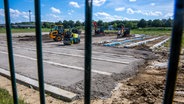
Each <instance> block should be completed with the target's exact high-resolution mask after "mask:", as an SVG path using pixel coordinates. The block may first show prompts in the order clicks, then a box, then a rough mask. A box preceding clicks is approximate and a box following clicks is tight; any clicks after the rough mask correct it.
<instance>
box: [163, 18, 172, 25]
mask: <svg viewBox="0 0 184 104" xmlns="http://www.w3.org/2000/svg"><path fill="white" fill-rule="evenodd" d="M171 26H172V20H171V18H169V19H168V20H167V21H166V22H165V27H171Z"/></svg>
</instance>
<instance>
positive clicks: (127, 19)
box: [123, 17, 138, 21]
mask: <svg viewBox="0 0 184 104" xmlns="http://www.w3.org/2000/svg"><path fill="white" fill-rule="evenodd" d="M123 20H126V21H137V20H138V19H133V18H127V17H123Z"/></svg>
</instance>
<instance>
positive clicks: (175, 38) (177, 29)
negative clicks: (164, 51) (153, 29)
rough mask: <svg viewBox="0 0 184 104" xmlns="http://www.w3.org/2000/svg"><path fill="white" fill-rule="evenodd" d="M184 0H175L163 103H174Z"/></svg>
mask: <svg viewBox="0 0 184 104" xmlns="http://www.w3.org/2000/svg"><path fill="white" fill-rule="evenodd" d="M183 15H184V0H176V1H175V11H174V24H173V30H172V38H171V39H172V40H171V50H170V57H169V65H168V72H167V81H166V89H165V95H164V101H163V104H172V101H173V95H174V90H175V83H176V78H177V71H178V62H179V55H180V49H181V48H180V47H181V39H182V32H183V22H184V21H183V19H184V18H183V17H184V16H183Z"/></svg>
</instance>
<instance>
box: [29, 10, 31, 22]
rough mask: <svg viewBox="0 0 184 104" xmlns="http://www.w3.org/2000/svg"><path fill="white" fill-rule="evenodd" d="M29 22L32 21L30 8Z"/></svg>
mask: <svg viewBox="0 0 184 104" xmlns="http://www.w3.org/2000/svg"><path fill="white" fill-rule="evenodd" d="M29 22H31V10H29Z"/></svg>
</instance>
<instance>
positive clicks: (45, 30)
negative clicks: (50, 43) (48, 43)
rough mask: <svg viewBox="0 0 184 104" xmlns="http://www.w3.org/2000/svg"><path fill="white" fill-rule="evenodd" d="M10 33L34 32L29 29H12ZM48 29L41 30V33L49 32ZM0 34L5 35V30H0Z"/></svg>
mask: <svg viewBox="0 0 184 104" xmlns="http://www.w3.org/2000/svg"><path fill="white" fill-rule="evenodd" d="M11 31H12V33H28V32H35V29H34V28H30V29H27V28H26V29H15V28H12V30H11ZM49 31H50V29H49V28H42V32H49ZM0 33H6V29H5V28H0Z"/></svg>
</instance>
